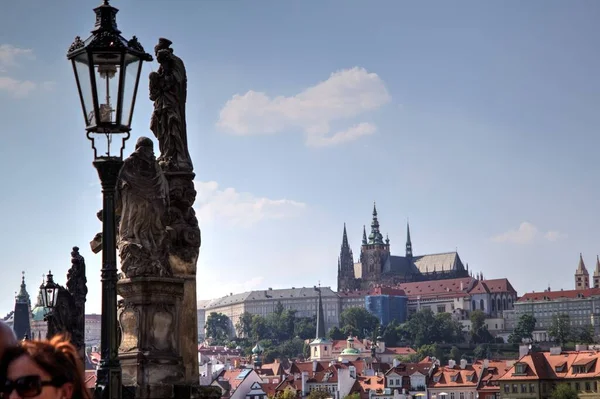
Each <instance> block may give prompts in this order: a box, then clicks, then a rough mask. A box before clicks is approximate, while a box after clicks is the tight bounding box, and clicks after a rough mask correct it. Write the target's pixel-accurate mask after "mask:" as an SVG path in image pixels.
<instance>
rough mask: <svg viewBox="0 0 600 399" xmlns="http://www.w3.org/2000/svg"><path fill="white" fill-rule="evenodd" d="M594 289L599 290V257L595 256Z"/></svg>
mask: <svg viewBox="0 0 600 399" xmlns="http://www.w3.org/2000/svg"><path fill="white" fill-rule="evenodd" d="M594 288H600V257H598V255H596V269H595V270H594Z"/></svg>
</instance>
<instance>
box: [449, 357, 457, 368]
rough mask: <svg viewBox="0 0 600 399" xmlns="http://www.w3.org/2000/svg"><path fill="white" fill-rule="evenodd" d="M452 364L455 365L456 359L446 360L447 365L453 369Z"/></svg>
mask: <svg viewBox="0 0 600 399" xmlns="http://www.w3.org/2000/svg"><path fill="white" fill-rule="evenodd" d="M454 366H456V361H455V360H454V359H450V360H448V367H450V368H451V369H453V368H454Z"/></svg>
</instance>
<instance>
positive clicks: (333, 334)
mask: <svg viewBox="0 0 600 399" xmlns="http://www.w3.org/2000/svg"><path fill="white" fill-rule="evenodd" d="M313 335H314V334H313ZM327 337H329V339H331V340H338V339H344V338H346V336H345V335H344V332H343V331H342V330H340V329H339V328H338V327H337V326H334V327H332V328H331V329H330V330H329V332H328V333H327Z"/></svg>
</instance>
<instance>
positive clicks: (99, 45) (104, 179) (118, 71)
mask: <svg viewBox="0 0 600 399" xmlns="http://www.w3.org/2000/svg"><path fill="white" fill-rule="evenodd" d="M94 12H95V14H96V23H95V25H94V29H92V31H91V33H92V34H91V36H90V37H88V38H87V39H85V40H82V39H81V38H80V37H79V36H77V37H76V38H75V41H74V42H73V44H71V47H70V48H69V50H68V53H67V59H69V61H71V63H72V65H73V72H74V73H75V82H76V83H77V90H78V92H79V97H80V100H81V107H82V110H83V118H84V122H85V125H86V130H87V137H88V139H89V140H90V141H91V143H92V148H93V150H94V162H93V163H94V167H95V168H96V169H97V171H98V175H99V176H100V182H101V184H102V196H103V207H102V316H101V323H102V324H101V336H100V337H101V338H100V346H101V359H100V366H99V368H98V373H97V383H96V389H95V391H94V395H95V397H97V398H111V399H119V398H121V393H122V375H121V365H120V362H119V358H118V342H117V340H118V327H117V248H116V218H115V189H116V184H117V177H118V173H119V170H120V169H121V166H122V165H123V150H124V148H125V142H126V140H127V139H129V136H130V130H131V120H132V118H133V110H134V105H135V99H136V95H137V89H138V84H139V80H140V73H141V70H142V63H143V61H152V56H151V55H150V54H147V53H146V52H145V51H144V48H143V47H142V46H141V44H140V43H139V42H138V40H137V38H136V37H135V36H134V37H133V38H132V39H131V40H127V39H125V38H124V37H123V36H121V31H120V30H119V29H118V28H117V19H116V14H117V12H118V10H117V9H116V8H115V7H112V6H111V5H110V4H109V1H108V0H104V2H103V4H102V5H100V6H99V7H96V8H95V9H94ZM114 138H119V139H120V143H118V145H117V148H116V150H115V149H111V145H112V144H113V139H114ZM100 140H103V141H104V142H105V145H104V148H101V149H98V148H97V141H100ZM111 151H112V152H111Z"/></svg>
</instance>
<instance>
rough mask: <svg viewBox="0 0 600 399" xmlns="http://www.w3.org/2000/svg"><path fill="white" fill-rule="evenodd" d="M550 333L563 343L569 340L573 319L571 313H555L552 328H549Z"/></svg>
mask: <svg viewBox="0 0 600 399" xmlns="http://www.w3.org/2000/svg"><path fill="white" fill-rule="evenodd" d="M548 335H550V336H551V337H552V338H554V340H555V341H556V342H558V343H559V344H561V345H564V344H566V343H567V342H569V340H570V338H571V319H570V318H569V315H568V314H561V315H554V316H553V317H552V323H550V328H548Z"/></svg>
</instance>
